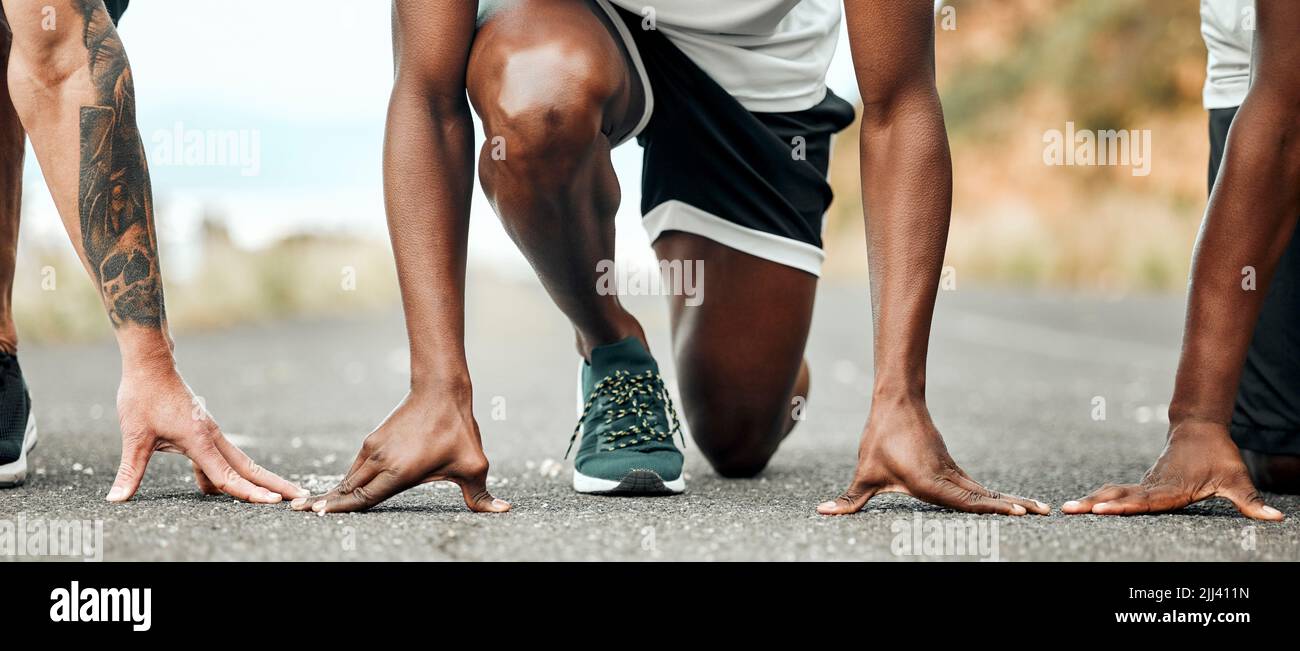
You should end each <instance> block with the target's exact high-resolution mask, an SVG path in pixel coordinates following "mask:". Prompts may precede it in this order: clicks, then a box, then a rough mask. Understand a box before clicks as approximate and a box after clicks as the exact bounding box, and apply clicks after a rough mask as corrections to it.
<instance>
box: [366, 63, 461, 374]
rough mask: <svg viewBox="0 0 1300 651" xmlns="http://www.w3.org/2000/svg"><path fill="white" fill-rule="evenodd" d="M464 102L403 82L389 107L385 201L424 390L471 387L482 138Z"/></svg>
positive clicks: (414, 359)
mask: <svg viewBox="0 0 1300 651" xmlns="http://www.w3.org/2000/svg"><path fill="white" fill-rule="evenodd" d="M460 95H461V96H460V97H453V98H452V99H438V98H435V97H431V93H430V92H429V91H428V89H427V87H424V86H422V85H420V84H418V83H414V82H411V81H409V80H406V79H403V78H402V77H401V76H400V75H399V77H398V80H397V83H396V84H395V87H394V90H393V94H392V98H391V101H390V104H389V112H388V128H387V133H386V137H385V143H384V196H385V204H386V207H387V211H388V227H389V232H390V234H391V237H392V242H393V252H394V255H395V256H396V259H397V270H398V278H399V282H400V283H401V288H402V304H403V307H404V308H405V312H406V326H407V332H408V336H409V337H410V349H411V382H412V386H413V387H416V388H419V387H422V386H430V385H445V384H448V383H451V384H456V385H460V386H467V385H468V382H469V370H468V367H467V365H466V361H465V258H466V242H467V239H468V236H469V201H470V196H471V190H472V183H473V147H474V135H473V123H472V121H471V119H470V114H469V106H468V104H467V103H466V101H465V100H464V97H463V92H462V93H461V94H460Z"/></svg>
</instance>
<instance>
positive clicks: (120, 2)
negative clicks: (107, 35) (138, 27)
mask: <svg viewBox="0 0 1300 651" xmlns="http://www.w3.org/2000/svg"><path fill="white" fill-rule="evenodd" d="M130 2H131V0H104V8H105V9H107V10H108V15H109V17H111V18H112V19H113V24H114V25H116V24H117V21H119V20H122V14H124V13H126V5H127V4H129V3H130Z"/></svg>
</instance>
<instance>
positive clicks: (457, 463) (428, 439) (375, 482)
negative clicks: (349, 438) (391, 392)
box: [292, 394, 510, 515]
mask: <svg viewBox="0 0 1300 651" xmlns="http://www.w3.org/2000/svg"><path fill="white" fill-rule="evenodd" d="M487 473H488V460H487V457H486V456H484V454H483V444H482V441H481V440H480V438H479V430H478V424H477V423H476V422H475V421H474V416H473V414H472V413H471V411H470V407H469V401H468V399H466V400H463V401H462V400H455V401H452V400H446V399H445V397H443V396H437V397H428V398H425V397H420V396H416V395H415V394H411V395H408V396H407V398H406V399H405V400H404V401H402V404H400V405H398V407H397V409H395V410H394V411H393V413H392V414H390V415H389V416H388V418H387V419H386V420H385V421H384V422H383V424H381V425H380V426H379V427H378V429H376V430H375V431H374V432H372V433H371V434H370V435H369V436H367V437H366V440H365V443H364V444H363V445H362V446H361V452H360V453H359V454H358V455H357V458H356V461H355V462H353V464H352V469H351V470H349V471H348V474H347V475H346V476H345V477H344V478H343V481H341V482H339V484H338V486H335V487H334V488H333V489H332V490H330V491H329V492H328V493H325V494H324V495H318V496H315V497H309V498H303V499H296V500H294V501H293V503H292V506H293V509H294V510H296V511H314V512H316V513H318V514H321V515H324V514H326V513H346V512H350V511H363V510H365V509H369V508H370V507H373V506H375V505H376V504H379V503H380V502H383V501H384V500H387V499H388V498H390V497H392V496H394V495H396V494H398V493H401V492H402V491H405V490H407V489H408V488H412V487H414V486H418V485H420V484H426V483H429V482H434V481H450V482H455V483H456V484H457V485H459V486H460V489H461V492H462V494H463V495H464V498H465V504H466V506H468V507H469V508H470V510H472V511H476V512H480V513H503V512H505V511H509V510H510V504H509V503H508V502H506V501H505V500H499V499H496V498H494V497H492V495H491V494H490V493H488V490H487Z"/></svg>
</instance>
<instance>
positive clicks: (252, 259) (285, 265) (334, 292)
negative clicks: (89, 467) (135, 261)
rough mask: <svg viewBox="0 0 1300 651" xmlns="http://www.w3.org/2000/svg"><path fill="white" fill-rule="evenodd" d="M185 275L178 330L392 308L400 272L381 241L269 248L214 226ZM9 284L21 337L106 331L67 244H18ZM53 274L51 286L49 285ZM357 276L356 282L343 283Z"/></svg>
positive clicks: (173, 292) (74, 336)
mask: <svg viewBox="0 0 1300 651" xmlns="http://www.w3.org/2000/svg"><path fill="white" fill-rule="evenodd" d="M203 232H204V235H203V238H202V239H203V249H202V256H201V261H200V262H199V263H198V268H197V269H195V270H194V272H193V273H192V274H188V276H189V277H190V280H187V281H179V282H178V281H175V280H174V278H175V277H176V274H171V275H169V274H168V259H169V255H168V250H167V247H166V245H165V243H164V244H163V247H162V248H163V250H162V253H161V257H162V264H163V275H164V276H165V277H166V278H167V287H166V301H167V316H168V320H169V323H170V325H171V327H172V328H173V329H174V330H176V331H186V330H195V329H210V328H221V327H227V326H231V325H235V324H238V323H245V322H249V321H263V320H270V319H276V318H286V317H291V316H326V315H335V314H347V313H351V312H356V311H359V310H367V309H376V308H382V307H389V306H392V305H396V304H397V302H398V300H399V298H398V290H397V274H396V271H395V269H394V267H393V260H392V254H391V252H390V251H389V248H388V245H387V243H385V242H375V241H368V240H362V239H357V238H352V237H345V236H316V235H311V236H308V235H303V236H297V237H293V238H289V239H286V240H282V241H280V242H278V243H276V244H274V245H272V246H270V247H268V248H266V249H260V250H248V249H243V248H240V247H238V246H236V245H235V244H233V243H232V242H231V241H230V238H229V237H228V236H227V235H226V233H225V231H224V230H223V229H221V228H220V227H216V226H212V225H209V226H207V227H205V228H204V231H203ZM21 255H23V256H28V257H27V259H26V260H23V259H20V261H19V265H18V273H17V277H16V279H15V283H14V285H15V286H14V311H15V315H14V317H15V320H16V321H17V323H18V331H19V336H20V339H21V340H23V341H28V342H50V341H69V340H85V339H94V338H100V337H105V336H107V335H108V333H109V332H111V329H110V327H109V325H108V319H107V317H106V316H104V310H103V307H102V306H101V305H100V302H99V296H98V294H97V293H96V291H95V289H94V287H93V286H92V285H91V283H90V281H89V280H88V278H87V276H86V273H85V271H84V270H83V269H82V268H81V266H80V263H79V262H78V261H77V260H76V259H74V258H73V257H72V256H71V255H70V249H67V248H66V247H60V248H58V249H50V250H45V249H37V250H24V251H22V253H21ZM51 273H52V274H53V279H54V283H53V284H52V285H51V283H49V282H48V279H49V277H50V275H51ZM349 279H355V283H349V282H348V280H349Z"/></svg>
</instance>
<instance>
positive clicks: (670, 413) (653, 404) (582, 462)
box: [564, 337, 686, 495]
mask: <svg viewBox="0 0 1300 651" xmlns="http://www.w3.org/2000/svg"><path fill="white" fill-rule="evenodd" d="M581 382H582V387H581V391H582V395H583V396H585V402H584V404H583V408H582V415H581V416H580V417H579V418H578V427H577V428H576V429H575V430H574V431H573V438H571V439H569V450H570V451H572V450H573V443H574V441H576V440H577V439H578V436H579V435H581V436H582V442H581V443H580V444H579V445H578V456H577V457H576V458H575V459H574V462H573V489H574V490H576V491H578V492H579V493H594V494H598V495H669V494H675V493H680V492H682V491H684V490H686V479H685V478H683V477H682V453H681V451H680V450H678V449H677V446H676V445H674V444H673V436H674V435H676V434H680V433H681V424H680V423H678V421H677V410H676V409H674V408H673V401H672V398H671V397H669V395H668V389H667V388H666V387H665V386H664V381H663V378H662V377H660V376H659V365H658V364H656V363H655V360H654V358H653V357H651V356H650V353H649V351H647V350H646V349H645V346H643V345H641V341H640V340H639V339H636V338H635V337H633V338H631V339H624V340H623V341H620V342H618V343H616V344H609V345H607V346H599V347H597V348H596V349H594V350H592V351H591V363H590V364H588V363H586V362H584V363H583V365H582V380H581ZM683 443H685V439H684V438H683ZM564 456H565V457H568V456H569V455H568V452H566V453H565V455H564Z"/></svg>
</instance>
